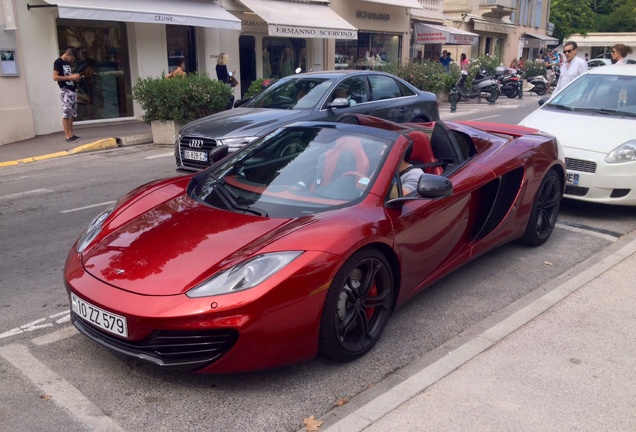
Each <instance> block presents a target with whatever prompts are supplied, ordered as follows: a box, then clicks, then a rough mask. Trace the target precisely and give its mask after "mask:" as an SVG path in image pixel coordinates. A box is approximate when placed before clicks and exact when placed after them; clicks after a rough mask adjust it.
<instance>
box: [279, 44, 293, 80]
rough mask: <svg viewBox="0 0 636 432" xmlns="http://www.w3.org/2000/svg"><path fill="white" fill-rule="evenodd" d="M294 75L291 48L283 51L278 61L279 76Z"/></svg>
mask: <svg viewBox="0 0 636 432" xmlns="http://www.w3.org/2000/svg"><path fill="white" fill-rule="evenodd" d="M293 73H294V51H293V50H292V49H291V48H285V49H284V50H283V56H282V57H281V59H280V76H281V78H282V77H286V76H288V75H292V74H293Z"/></svg>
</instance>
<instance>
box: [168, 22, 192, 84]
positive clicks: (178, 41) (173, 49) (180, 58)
mask: <svg viewBox="0 0 636 432" xmlns="http://www.w3.org/2000/svg"><path fill="white" fill-rule="evenodd" d="M166 45H167V48H168V72H172V71H173V70H174V69H176V68H177V66H179V65H180V64H181V62H185V70H186V72H188V73H190V72H196V70H197V63H196V55H195V53H196V49H195V47H194V27H186V26H176V25H166Z"/></svg>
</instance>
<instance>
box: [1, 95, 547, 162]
mask: <svg viewBox="0 0 636 432" xmlns="http://www.w3.org/2000/svg"><path fill="white" fill-rule="evenodd" d="M537 100H538V99H537V98H536V97H532V96H528V97H526V96H524V98H523V99H508V98H505V97H503V98H499V99H498V100H497V103H496V104H495V105H490V104H489V103H488V102H487V101H486V100H485V99H482V102H481V103H478V102H477V99H471V100H469V101H465V102H460V103H458V104H457V110H456V112H455V113H451V112H450V103H448V101H440V105H439V111H440V116H441V117H442V119H443V120H444V119H448V120H450V119H452V118H453V117H454V116H456V115H461V114H466V113H469V112H477V111H481V110H484V109H488V107H493V106H501V105H521V104H527V103H531V104H536V103H537V102H536V101H537ZM74 132H75V134H76V135H80V136H81V137H82V139H81V140H79V141H77V142H73V143H68V142H66V140H65V139H64V133H63V132H56V133H52V134H48V135H38V136H35V137H34V138H30V139H27V140H24V141H19V142H15V143H9V144H4V145H0V168H2V167H7V166H16V165H20V164H25V163H31V162H37V161H40V160H46V159H52V158H57V157H64V156H69V155H73V154H77V153H85V152H90V151H98V150H105V149H110V148H116V147H122V146H128V145H136V144H150V143H152V134H151V132H150V125H148V124H146V123H143V122H141V121H137V120H130V121H120V122H112V123H97V124H90V125H75V127H74Z"/></svg>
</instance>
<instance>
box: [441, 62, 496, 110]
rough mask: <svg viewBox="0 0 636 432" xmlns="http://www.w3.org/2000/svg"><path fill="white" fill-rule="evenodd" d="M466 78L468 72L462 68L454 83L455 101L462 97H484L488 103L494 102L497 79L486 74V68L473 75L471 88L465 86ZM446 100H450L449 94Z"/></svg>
mask: <svg viewBox="0 0 636 432" xmlns="http://www.w3.org/2000/svg"><path fill="white" fill-rule="evenodd" d="M466 78H468V72H467V71H465V70H463V71H462V73H461V75H460V76H459V79H458V80H457V82H456V83H455V87H457V92H458V93H457V102H459V101H460V100H461V99H462V98H464V99H470V98H475V97H479V98H481V97H485V98H486V100H487V101H488V102H490V103H495V101H496V100H497V98H498V97H499V92H498V88H499V85H498V84H497V80H496V79H495V78H494V77H493V76H491V75H488V72H486V70H484V69H482V70H480V71H479V72H478V73H477V75H475V79H474V80H473V85H472V87H471V88H469V89H468V88H466ZM448 101H449V102H451V95H449V96H448Z"/></svg>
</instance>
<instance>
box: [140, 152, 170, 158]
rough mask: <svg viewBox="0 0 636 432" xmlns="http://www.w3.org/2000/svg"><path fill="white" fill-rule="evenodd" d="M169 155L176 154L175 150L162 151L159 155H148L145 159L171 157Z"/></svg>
mask: <svg viewBox="0 0 636 432" xmlns="http://www.w3.org/2000/svg"><path fill="white" fill-rule="evenodd" d="M169 156H174V152H173V151H171V152H168V153H161V154H158V155H153V156H146V157H145V158H144V159H159V158H164V157H169Z"/></svg>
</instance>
